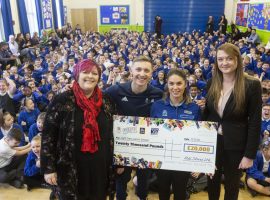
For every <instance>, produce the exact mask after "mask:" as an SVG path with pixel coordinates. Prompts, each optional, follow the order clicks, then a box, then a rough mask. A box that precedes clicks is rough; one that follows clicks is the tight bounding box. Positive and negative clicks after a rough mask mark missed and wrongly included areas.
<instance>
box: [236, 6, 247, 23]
mask: <svg viewBox="0 0 270 200" xmlns="http://www.w3.org/2000/svg"><path fill="white" fill-rule="evenodd" d="M248 8H249V4H248V3H241V4H240V3H239V4H237V11H236V19H235V24H236V25H238V26H245V27H246V26H247V20H248Z"/></svg>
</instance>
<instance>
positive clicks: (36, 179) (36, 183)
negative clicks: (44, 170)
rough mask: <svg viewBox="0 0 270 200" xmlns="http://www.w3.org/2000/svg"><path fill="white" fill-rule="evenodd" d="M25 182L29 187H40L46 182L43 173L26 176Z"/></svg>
mask: <svg viewBox="0 0 270 200" xmlns="http://www.w3.org/2000/svg"><path fill="white" fill-rule="evenodd" d="M24 183H25V184H26V185H27V186H28V187H29V188H40V187H41V185H42V184H45V181H44V176H43V175H40V174H38V175H35V176H24Z"/></svg>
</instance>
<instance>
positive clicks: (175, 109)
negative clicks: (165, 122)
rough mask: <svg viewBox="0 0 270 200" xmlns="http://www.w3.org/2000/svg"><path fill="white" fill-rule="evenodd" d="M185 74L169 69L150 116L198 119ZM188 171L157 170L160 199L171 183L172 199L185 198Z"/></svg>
mask: <svg viewBox="0 0 270 200" xmlns="http://www.w3.org/2000/svg"><path fill="white" fill-rule="evenodd" d="M187 85H188V83H187V80H186V74H185V73H184V71H183V70H179V69H171V70H170V71H169V73H168V76H167V89H166V91H165V92H164V97H163V99H161V100H158V101H156V102H154V103H153V105H152V107H151V114H150V116H151V117H155V118H167V119H180V120H199V119H200V108H199V106H198V105H197V104H195V103H193V102H192V100H191V99H190V96H189V94H188V91H187ZM189 175H190V173H189V172H182V171H170V170H158V171H157V178H158V184H159V185H158V194H159V199H160V200H169V199H170V194H171V192H170V188H171V185H172V188H173V194H174V199H175V200H176V199H177V200H179V199H186V188H187V182H188V178H189Z"/></svg>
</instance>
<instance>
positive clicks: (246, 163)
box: [238, 157, 253, 169]
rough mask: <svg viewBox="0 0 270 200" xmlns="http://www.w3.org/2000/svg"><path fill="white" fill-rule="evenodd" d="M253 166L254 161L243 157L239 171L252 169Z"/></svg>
mask: <svg viewBox="0 0 270 200" xmlns="http://www.w3.org/2000/svg"><path fill="white" fill-rule="evenodd" d="M252 165H253V160H252V159H249V158H247V157H243V158H242V160H241V162H240V164H239V167H238V168H239V169H248V168H250V167H252Z"/></svg>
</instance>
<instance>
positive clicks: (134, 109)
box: [105, 56, 162, 200]
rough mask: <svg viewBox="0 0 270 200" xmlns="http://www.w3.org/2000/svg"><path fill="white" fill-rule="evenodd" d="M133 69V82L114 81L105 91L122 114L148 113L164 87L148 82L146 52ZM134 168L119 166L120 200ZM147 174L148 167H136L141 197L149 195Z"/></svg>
mask: <svg viewBox="0 0 270 200" xmlns="http://www.w3.org/2000/svg"><path fill="white" fill-rule="evenodd" d="M130 72H131V74H132V81H131V82H128V83H124V84H117V85H114V86H112V87H110V88H108V89H107V90H106V91H105V93H106V94H108V95H109V96H110V97H111V98H112V99H113V101H114V102H115V104H116V106H117V111H118V114H119V115H126V116H140V117H149V116H150V108H151V105H152V103H153V102H154V101H156V100H158V99H160V98H161V97H162V91H161V90H160V89H158V88H155V87H153V86H151V85H150V84H149V81H150V80H151V77H152V73H153V67H152V63H151V60H150V59H148V58H147V57H144V56H139V57H137V58H136V59H134V61H133V64H132V66H131V68H130ZM131 171H132V170H131V168H128V167H127V168H118V169H117V174H118V176H117V178H116V198H117V199H118V200H125V199H126V197H127V193H126V189H127V183H128V182H129V180H130V178H131ZM148 174H149V171H148V170H145V169H138V170H137V178H138V186H137V196H138V197H139V199H146V198H147V192H148V187H147V177H148Z"/></svg>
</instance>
